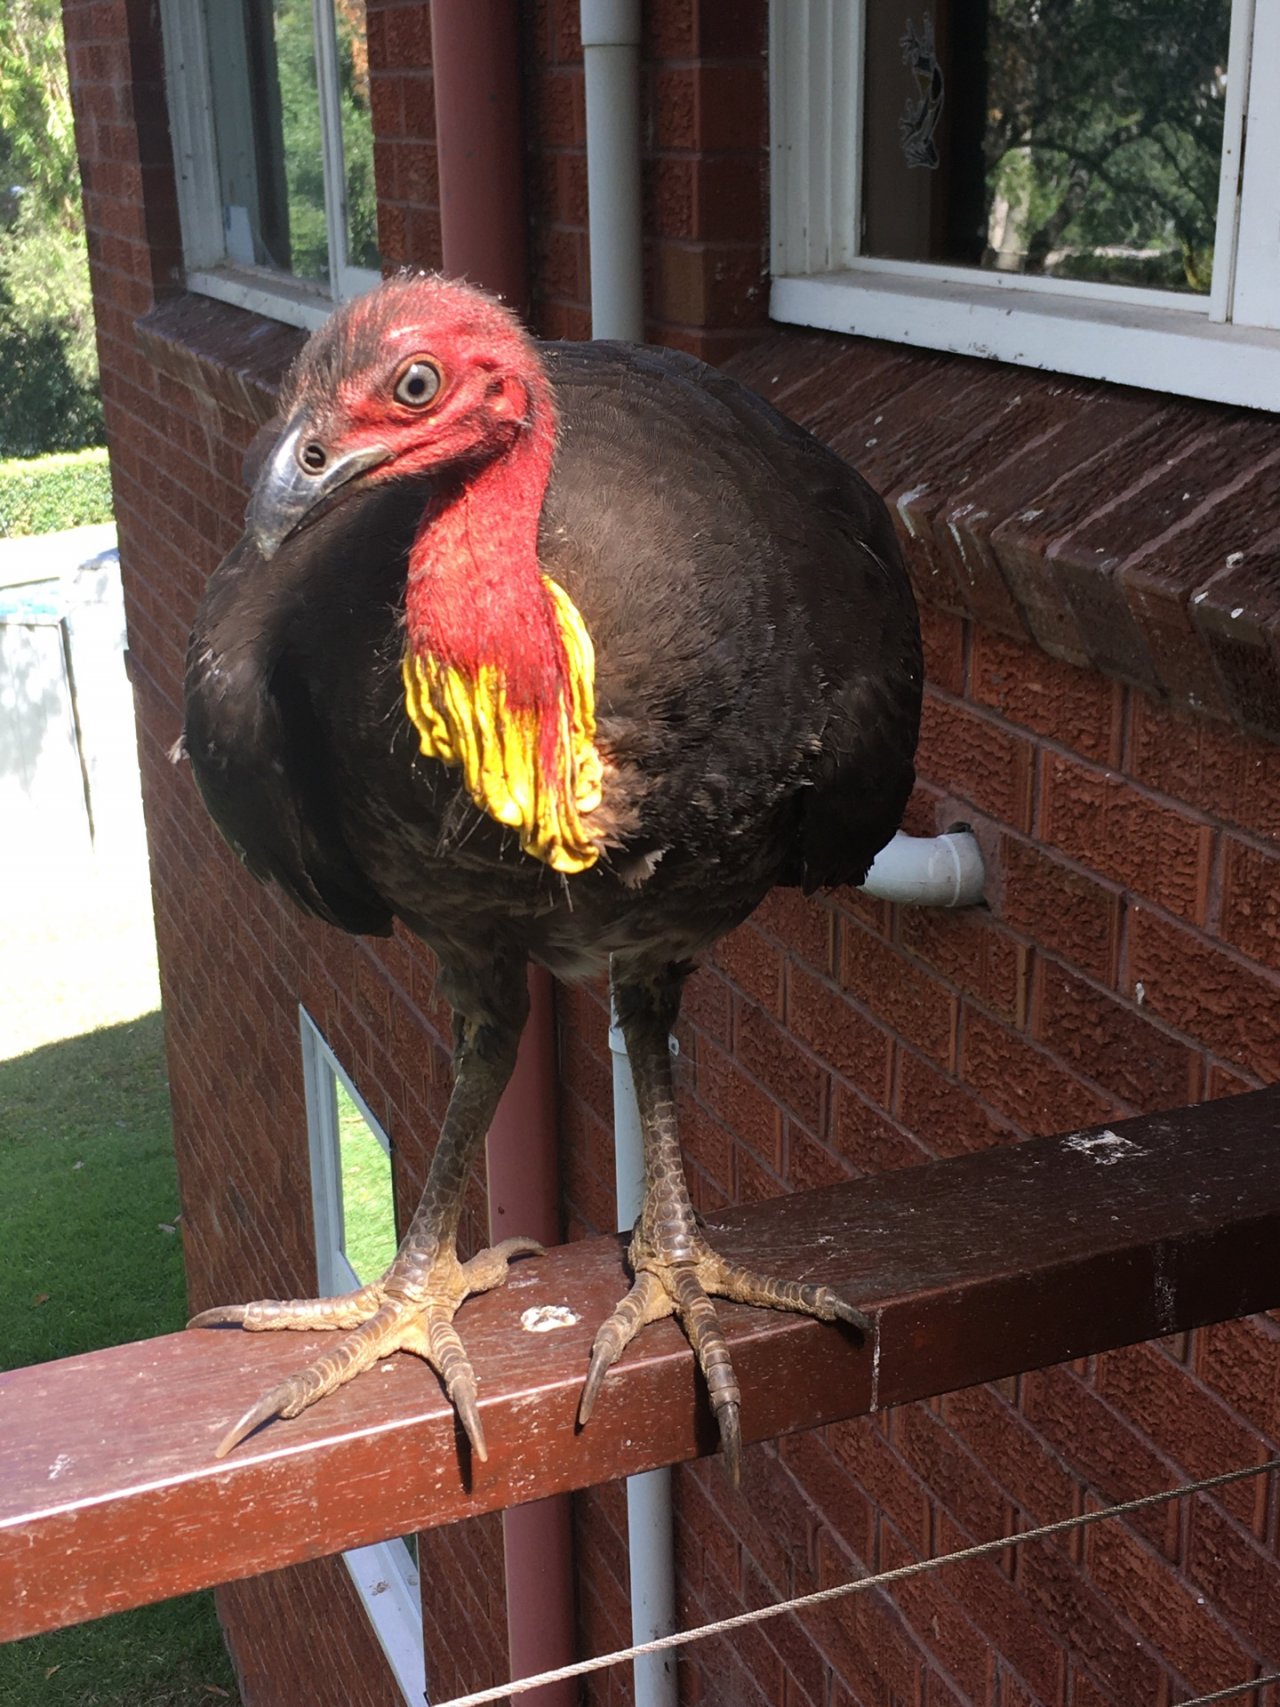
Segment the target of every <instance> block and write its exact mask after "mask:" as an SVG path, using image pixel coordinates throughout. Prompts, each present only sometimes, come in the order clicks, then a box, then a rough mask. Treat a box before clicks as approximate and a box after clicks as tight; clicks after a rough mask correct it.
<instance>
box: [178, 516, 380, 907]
mask: <svg viewBox="0 0 1280 1707" xmlns="http://www.w3.org/2000/svg"><path fill="white" fill-rule="evenodd" d="M292 603H293V600H292V598H291V595H290V593H289V591H288V587H287V584H286V585H284V586H282V585H281V582H280V580H279V578H278V577H276V576H273V574H272V572H271V570H270V569H269V568H268V567H267V566H266V565H264V563H263V562H262V559H261V558H260V556H259V554H258V552H257V549H256V547H255V546H254V544H253V542H252V541H251V540H250V539H249V538H248V537H247V536H246V537H245V538H243V539H241V540H240V542H239V544H238V545H236V546H235V547H234V548H233V549H232V551H231V552H230V553H229V554H228V555H227V557H226V558H225V559H224V560H223V562H222V564H221V565H220V566H219V568H218V569H217V570H216V571H215V573H214V575H213V576H212V578H211V579H210V582H209V586H208V589H207V591H206V593H205V597H204V600H203V602H202V603H201V606H200V610H199V612H198V614H197V617H196V623H195V627H194V629H193V630H192V635H191V642H190V646H189V649H188V653H187V671H186V689H185V692H186V723H185V728H184V731H183V742H182V745H183V748H184V750H185V752H186V754H187V756H188V757H189V758H190V760H191V764H192V769H193V771H194V773H195V778H196V782H197V784H198V785H199V788H200V792H201V794H202V795H203V797H204V801H205V804H206V806H207V807H208V809H209V812H210V815H211V816H212V818H213V820H214V822H215V823H216V824H217V826H218V828H219V830H220V831H221V832H222V834H223V836H224V837H225V838H226V840H227V842H228V843H229V844H230V845H231V847H232V848H233V849H234V851H235V852H236V853H237V854H238V855H239V857H240V858H241V860H242V861H243V862H244V864H245V865H246V866H247V867H248V869H249V870H250V871H251V872H252V873H253V874H254V876H255V877H257V878H259V879H261V880H262V881H264V882H265V881H268V880H270V881H274V882H275V883H278V884H279V885H280V887H281V888H282V889H283V890H285V892H286V893H287V894H288V895H290V896H291V897H292V898H293V900H294V901H296V902H297V903H298V905H299V906H300V907H303V908H305V909H306V911H307V912H310V913H314V914H316V915H317V916H318V917H319V918H322V919H326V920H327V921H328V922H329V923H330V924H334V925H339V926H341V927H342V928H343V929H344V930H349V931H357V932H361V933H365V934H371V935H386V934H387V933H388V932H389V931H390V929H391V910H390V908H389V907H388V906H387V903H386V902H385V901H384V900H383V898H382V896H381V895H379V894H378V893H377V891H376V890H375V889H374V887H373V885H372V884H371V883H370V882H369V880H368V878H367V877H366V876H365V874H364V872H363V871H362V870H361V868H360V866H359V864H358V863H357V861H356V860H355V858H354V857H353V855H352V853H351V850H350V848H349V847H348V845H347V843H346V840H345V838H344V836H343V834H342V830H341V827H340V824H339V819H338V814H337V811H336V807H335V802H334V798H333V793H332V789H331V784H330V782H329V780H328V779H327V777H326V770H325V764H326V759H325V755H326V747H325V744H324V741H323V738H322V736H321V733H320V730H319V727H318V723H317V719H316V716H315V711H314V709H313V705H312V701H311V697H310V693H309V691H308V688H307V686H306V684H305V683H304V681H303V680H302V679H301V676H300V673H299V672H298V671H297V670H296V669H295V668H294V667H293V665H292V664H291V661H290V658H289V656H288V654H287V653H286V652H285V651H284V650H283V649H282V647H280V646H279V645H278V644H277V643H276V637H277V635H279V634H280V633H282V632H283V631H284V630H285V629H286V628H287V625H288V622H289V617H290V605H291V604H292Z"/></svg>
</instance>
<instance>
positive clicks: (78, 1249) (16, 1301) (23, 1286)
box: [0, 879, 239, 1707]
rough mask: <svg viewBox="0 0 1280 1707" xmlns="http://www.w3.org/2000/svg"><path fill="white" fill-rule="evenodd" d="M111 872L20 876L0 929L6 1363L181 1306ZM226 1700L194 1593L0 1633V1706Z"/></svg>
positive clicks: (133, 933) (145, 968) (128, 920)
mask: <svg viewBox="0 0 1280 1707" xmlns="http://www.w3.org/2000/svg"><path fill="white" fill-rule="evenodd" d="M128 888H129V886H128V885H126V886H124V887H123V888H122V887H121V886H117V885H114V884H112V885H110V886H109V893H103V894H100V895H97V896H95V893H94V890H93V883H92V881H91V880H89V879H85V880H84V881H82V882H80V884H79V886H78V887H77V886H73V887H72V888H70V889H67V888H64V889H62V891H61V893H60V894H49V895H46V896H40V895H35V896H33V895H32V894H30V892H26V893H25V894H24V900H25V902H26V904H25V905H24V906H22V907H20V908H19V907H13V908H11V909H10V915H9V917H7V918H6V920H5V928H4V933H3V936H2V937H0V990H3V992H4V994H3V997H0V1204H2V1205H3V1227H4V1234H3V1242H2V1245H0V1322H3V1330H2V1337H0V1366H3V1367H4V1368H7V1369H8V1368H19V1367H21V1366H23V1365H25V1364H28V1363H41V1362H46V1361H48V1360H49V1359H50V1358H55V1357H68V1356H71V1355H73V1354H75V1353H77V1352H82V1351H88V1350H90V1349H92V1348H94V1347H97V1346H104V1345H112V1344H117V1343H119V1342H122V1341H125V1340H132V1339H140V1338H145V1337H148V1336H150V1335H153V1334H159V1333H167V1332H169V1331H171V1330H173V1329H175V1328H178V1327H180V1326H181V1325H182V1322H183V1319H184V1316H185V1313H186V1293H185V1286H184V1282H183V1275H182V1252H181V1239H180V1234H179V1232H178V1192H177V1180H176V1174H175V1170H174V1164H173V1155H172V1149H171V1144H170V1131H169V1099H168V1087H167V1085H166V1082H165V1063H164V1052H163V1039H162V1031H161V1021H160V1015H159V1013H158V1012H156V1011H154V1008H155V1001H156V986H155V945H154V941H153V939H152V935H151V924H150V914H149V911H148V910H147V907H146V904H145V896H144V893H143V891H142V890H141V888H140V886H137V885H134V886H133V888H132V893H131V894H126V893H125V889H128ZM9 895H10V899H11V900H12V899H13V891H12V889H11V890H10V891H9ZM140 897H142V899H141V900H140ZM97 922H101V923H103V924H104V927H105V928H104V930H103V933H102V935H101V937H99V936H96V935H95V934H94V932H95V929H96V924H97ZM147 1008H150V1009H151V1011H146V1009H147ZM113 1022H114V1023H113ZM89 1026H94V1027H97V1028H98V1029H87V1027H89ZM19 1049H21V1050H22V1053H18V1052H17V1051H18V1050H19ZM238 1700H239V1696H238V1694H237V1692H236V1688H235V1682H234V1678H233V1675H232V1671H231V1666H230V1662H229V1660H228V1659H227V1655H226V1652H225V1650H224V1648H223V1646H222V1640H221V1636H220V1633H219V1630H218V1625H217V1620H216V1618H215V1616H214V1610H213V1597H212V1595H210V1594H203V1595H191V1596H187V1597H185V1598H183V1599H181V1600H172V1601H168V1602H165V1603H163V1604H161V1605H158V1606H151V1607H144V1608H142V1609H140V1610H138V1611H136V1612H125V1613H119V1614H117V1615H116V1616H115V1617H112V1618H104V1619H99V1620H97V1621H95V1622H93V1623H90V1624H84V1625H80V1626H77V1627H75V1628H73V1629H70V1630H63V1631H59V1632H58V1633H56V1634H55V1635H51V1636H39V1637H32V1638H30V1639H29V1640H26V1641H22V1642H14V1643H10V1644H9V1645H8V1646H6V1647H3V1648H0V1707H35V1704H37V1703H38V1704H39V1707H194V1704H195V1703H201V1704H202V1707H209V1704H210V1703H215V1702H221V1701H229V1702H232V1703H234V1702H237V1701H238Z"/></svg>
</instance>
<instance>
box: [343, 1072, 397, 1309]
mask: <svg viewBox="0 0 1280 1707" xmlns="http://www.w3.org/2000/svg"><path fill="white" fill-rule="evenodd" d="M335 1089H336V1091H337V1095H338V1153H339V1160H340V1163H341V1170H342V1228H343V1232H342V1250H343V1254H344V1256H345V1257H346V1259H347V1261H348V1262H349V1263H350V1264H351V1266H352V1268H353V1269H354V1270H355V1272H356V1274H357V1275H358V1276H359V1278H360V1281H361V1282H362V1283H363V1282H365V1281H369V1280H376V1279H377V1278H378V1276H379V1275H380V1274H381V1273H382V1271H383V1269H385V1268H386V1267H387V1265H388V1263H389V1262H390V1261H391V1259H392V1257H393V1256H395V1254H396V1212H395V1199H394V1196H393V1194H392V1188H391V1158H390V1156H388V1154H387V1152H386V1151H385V1150H384V1149H383V1147H382V1145H381V1144H380V1143H379V1141H378V1139H377V1136H376V1135H375V1134H374V1133H373V1132H371V1131H370V1130H369V1127H368V1125H367V1124H366V1122H365V1119H364V1116H363V1115H362V1114H361V1113H360V1110H359V1109H358V1108H357V1107H356V1105H355V1103H354V1102H353V1101H352V1100H351V1098H350V1096H349V1095H348V1094H347V1090H346V1087H345V1086H344V1085H343V1084H342V1083H341V1082H340V1081H335Z"/></svg>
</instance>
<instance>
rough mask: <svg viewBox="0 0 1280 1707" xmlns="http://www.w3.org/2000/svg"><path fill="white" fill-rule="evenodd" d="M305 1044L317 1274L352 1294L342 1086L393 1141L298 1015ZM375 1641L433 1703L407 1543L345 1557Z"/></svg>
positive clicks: (416, 1693) (399, 1678) (405, 1690)
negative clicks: (339, 1088) (342, 1144)
mask: <svg viewBox="0 0 1280 1707" xmlns="http://www.w3.org/2000/svg"><path fill="white" fill-rule="evenodd" d="M298 1026H299V1031H300V1033H301V1037H302V1076H303V1087H304V1090H305V1093H306V1100H307V1141H308V1144H309V1147H310V1152H311V1208H312V1214H313V1216H314V1220H315V1230H316V1271H317V1277H318V1279H319V1283H320V1291H321V1293H322V1294H324V1295H330V1294H333V1293H339V1292H352V1291H354V1290H355V1289H356V1288H357V1287H358V1286H359V1285H360V1280H359V1278H358V1277H357V1275H356V1272H355V1270H354V1269H353V1268H352V1266H351V1264H350V1263H349V1262H348V1261H347V1256H346V1252H345V1251H344V1250H343V1238H344V1229H343V1218H342V1156H341V1152H340V1149H339V1142H338V1099H337V1086H338V1085H339V1084H341V1085H342V1086H343V1088H344V1089H345V1091H346V1092H347V1095H348V1096H349V1097H350V1098H351V1100H352V1102H353V1103H354V1104H355V1105H356V1107H357V1109H359V1111H360V1115H361V1117H362V1119H363V1120H364V1121H365V1123H366V1125H367V1126H368V1127H369V1130H370V1131H371V1132H372V1133H373V1135H374V1137H375V1138H376V1139H377V1140H378V1142H379V1143H380V1144H381V1145H382V1148H383V1149H384V1150H385V1151H386V1152H387V1155H388V1156H390V1154H391V1145H390V1142H389V1141H388V1139H387V1135H386V1133H385V1132H384V1131H383V1130H382V1127H381V1126H380V1125H379V1123H378V1122H377V1120H375V1119H374V1117H373V1115H372V1114H371V1112H370V1110H369V1105H368V1104H367V1103H366V1102H365V1100H364V1098H363V1097H362V1096H361V1095H360V1092H359V1091H358V1090H357V1089H356V1087H355V1086H354V1085H353V1084H352V1082H351V1079H350V1077H349V1076H348V1074H347V1072H346V1071H345V1069H344V1068H343V1066H342V1064H341V1062H340V1061H339V1060H338V1058H337V1056H336V1055H335V1054H334V1053H333V1050H332V1049H330V1047H329V1045H328V1044H327V1043H326V1042H325V1040H324V1037H323V1036H322V1035H321V1032H320V1028H319V1027H318V1026H317V1025H316V1022H315V1021H314V1020H313V1019H312V1017H311V1015H310V1014H309V1013H308V1012H307V1010H306V1009H305V1008H304V1007H301V1006H300V1007H299V1008H298ZM342 1559H343V1563H344V1564H345V1565H346V1567H347V1570H348V1571H349V1572H350V1574H351V1580H352V1582H353V1583H354V1584H355V1588H356V1593H357V1594H358V1595H359V1597H360V1601H361V1604H362V1605H363V1607H364V1609H365V1612H366V1613H367V1614H368V1617H369V1622H370V1623H371V1624H372V1626H373V1632H374V1635H375V1636H376V1637H377V1639H378V1643H379V1645H380V1647H381V1648H382V1651H383V1653H384V1654H385V1655H386V1657H387V1663H388V1665H390V1667H391V1670H392V1673H393V1675H394V1676H395V1680H396V1683H397V1685H398V1686H399V1689H400V1692H401V1694H402V1695H403V1696H404V1698H405V1700H406V1701H407V1702H409V1703H411V1707H422V1704H423V1703H424V1702H425V1701H426V1699H427V1674H426V1659H425V1656H424V1649H423V1628H422V1599H421V1590H420V1588H419V1584H418V1572H417V1570H416V1569H415V1567H414V1563H413V1560H412V1558H411V1557H410V1555H409V1550H408V1548H407V1547H405V1545H404V1543H403V1542H401V1541H396V1540H392V1541H375V1542H374V1543H373V1544H372V1545H371V1546H368V1547H351V1548H348V1550H347V1551H346V1552H345V1553H344V1554H343V1555H342Z"/></svg>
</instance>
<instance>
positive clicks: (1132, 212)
mask: <svg viewBox="0 0 1280 1707" xmlns="http://www.w3.org/2000/svg"><path fill="white" fill-rule="evenodd" d="M770 27H771V47H770V77H771V89H770V99H771V113H772V154H773V159H772V196H773V219H772V231H773V235H772V248H773V255H772V264H773V274H774V284H773V294H772V301H771V308H772V312H773V314H774V316H775V318H777V319H780V320H787V321H795V322H798V323H800V324H803V325H811V326H821V327H826V328H829V329H831V330H837V331H844V332H857V333H863V334H865V335H867V336H869V337H874V338H890V339H895V340H899V341H901V342H905V343H910V344H921V345H925V346H927V347H929V348H933V349H945V350H955V351H959V352H962V353H965V354H971V355H986V356H992V357H996V358H999V359H1001V360H1004V361H1014V362H1025V363H1028V364H1030V365H1032V366H1036V367H1047V368H1053V369H1057V370H1060V371H1063V372H1067V373H1077V374H1084V375H1089V376H1092V377H1097V378H1105V379H1111V380H1116V381H1119V382H1122V383H1126V384H1131V385H1142V386H1148V387H1152V388H1155V389H1158V390H1174V391H1180V392H1186V393H1189V394H1192V395H1196V396H1202V397H1209V398H1216V399H1220V400H1222V401H1227V402H1237V403H1246V404H1252V405H1254V406H1257V407H1262V408H1272V409H1274V408H1276V407H1280V174H1277V173H1276V171H1275V169H1274V161H1275V160H1276V158H1277V157H1278V156H1280V101H1278V100H1277V97H1280V6H1276V5H1273V4H1269V3H1260V0H1162V3H1159V4H1155V3H1153V0H925V4H924V5H921V4H920V3H919V0H772V6H771V24H770Z"/></svg>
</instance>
